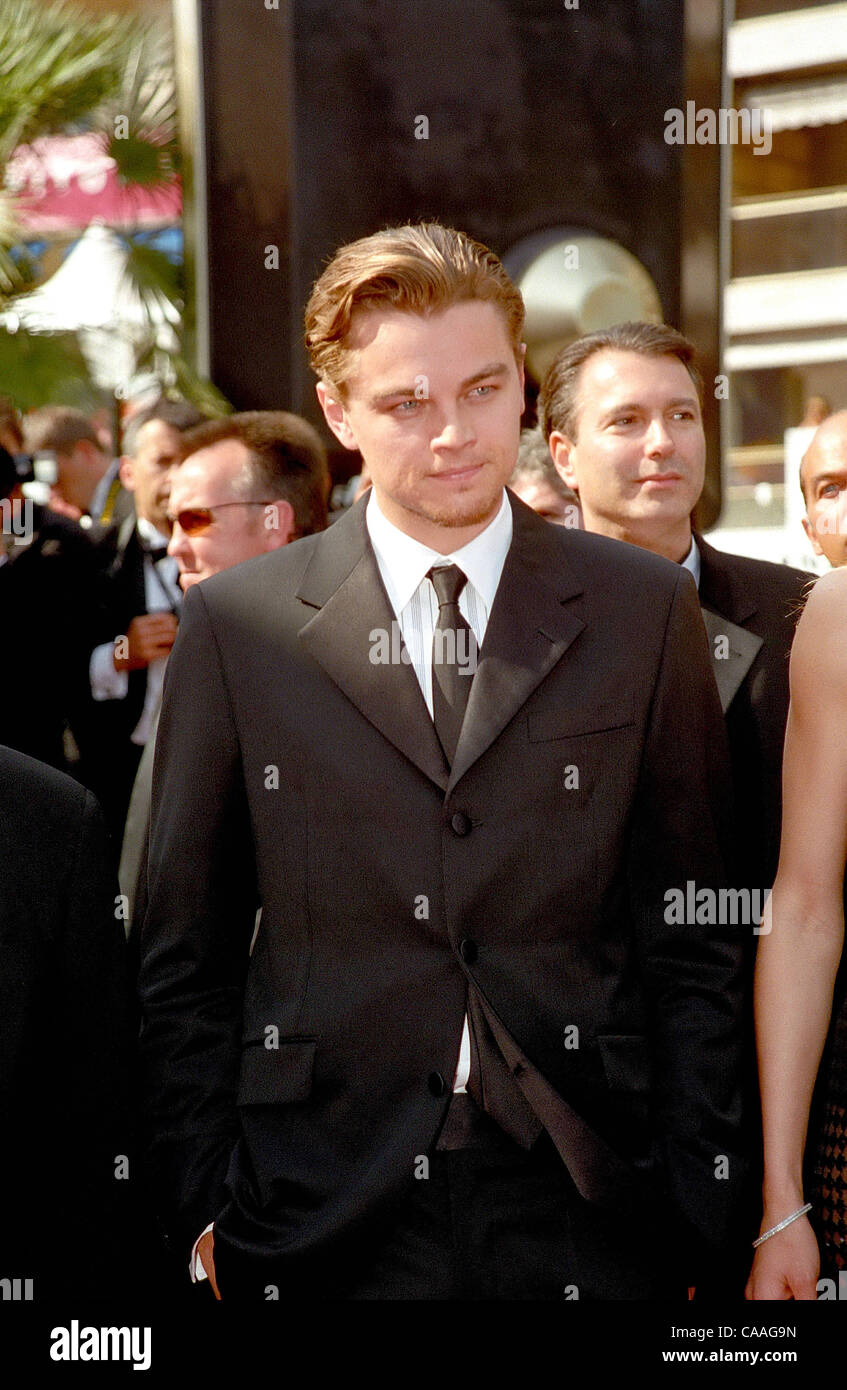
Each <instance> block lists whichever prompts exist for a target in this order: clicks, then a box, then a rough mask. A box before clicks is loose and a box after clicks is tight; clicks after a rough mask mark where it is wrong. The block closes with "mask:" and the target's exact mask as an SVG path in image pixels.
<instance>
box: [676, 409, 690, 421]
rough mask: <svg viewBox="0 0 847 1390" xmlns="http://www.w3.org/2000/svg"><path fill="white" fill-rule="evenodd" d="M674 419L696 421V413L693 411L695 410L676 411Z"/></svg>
mask: <svg viewBox="0 0 847 1390" xmlns="http://www.w3.org/2000/svg"><path fill="white" fill-rule="evenodd" d="M673 418H674V419H675V420H693V419H694V411H693V410H675V411H674V413H673Z"/></svg>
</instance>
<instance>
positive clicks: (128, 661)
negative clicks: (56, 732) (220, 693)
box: [89, 400, 204, 854]
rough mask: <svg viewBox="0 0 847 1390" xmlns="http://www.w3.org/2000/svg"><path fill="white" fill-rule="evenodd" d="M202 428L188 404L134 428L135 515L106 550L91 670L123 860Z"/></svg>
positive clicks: (165, 408)
mask: <svg viewBox="0 0 847 1390" xmlns="http://www.w3.org/2000/svg"><path fill="white" fill-rule="evenodd" d="M203 419H204V417H203V415H201V414H200V412H199V411H198V410H195V409H194V407H193V406H191V405H189V404H188V403H187V402H185V401H168V400H162V401H159V402H156V403H155V404H154V405H152V406H149V407H148V408H147V409H146V410H143V411H141V412H140V413H139V414H138V415H136V416H135V417H134V418H133V419H132V420H131V421H130V424H129V426H128V427H127V431H126V436H125V441H124V444H125V449H126V451H127V452H126V454H125V456H124V457H123V459H122V462H121V469H120V475H121V481H122V482H123V484H124V486H125V487H126V488H128V489H129V490H130V492H131V493H132V496H133V501H134V508H133V511H132V513H131V514H130V515H129V516H127V517H126V519H125V520H124V521H123V522H121V523H120V524H119V525H115V526H113V527H112V528H111V529H110V530H109V531H108V532H107V533H106V534H105V536H103V537H102V539H101V540H100V541H99V543H98V554H99V557H100V563H101V567H102V571H103V577H102V583H101V589H102V593H101V602H100V613H99V616H98V625H99V634H98V635H99V641H98V643H97V645H96V647H95V649H94V651H93V652H92V653H91V660H90V664H89V677H90V683H91V695H92V698H93V701H94V704H95V710H94V715H93V728H94V732H95V746H96V754H97V767H96V773H95V776H96V781H95V783H94V788H95V791H96V792H97V795H98V797H99V799H100V802H101V805H102V807H103V810H104V813H105V815H106V821H107V824H108V825H109V828H110V830H111V832H112V834H113V836H114V837H115V845H116V854H117V853H118V852H119V847H120V841H121V836H122V834H123V826H124V820H125V817H126V810H127V805H128V803H129V797H130V793H131V791H132V784H133V780H134V778H135V774H136V771H137V770H138V763H139V760H140V758H141V754H142V751H143V749H144V745H145V743H146V742H147V739H148V737H149V735H150V729H151V727H152V722H153V719H154V717H155V714H156V711H157V710H158V705H159V699H160V696H161V689H162V681H163V679H164V670H165V662H166V660H167V657H168V653H169V652H170V649H171V647H172V646H173V643H174V638H175V637H176V629H177V615H178V612H179V607H180V602H181V594H180V589H179V584H178V582H177V567H176V562H175V561H174V560H173V559H171V557H170V556H168V554H167V547H168V540H169V538H170V523H169V521H168V515H167V508H168V498H169V496H170V474H171V469H172V468H173V467H174V465H175V464H176V463H177V462H178V461H179V459H180V458H181V456H182V433H183V431H184V430H186V429H189V428H191V427H192V426H194V425H196V424H199V423H200V422H201V421H202V420H203Z"/></svg>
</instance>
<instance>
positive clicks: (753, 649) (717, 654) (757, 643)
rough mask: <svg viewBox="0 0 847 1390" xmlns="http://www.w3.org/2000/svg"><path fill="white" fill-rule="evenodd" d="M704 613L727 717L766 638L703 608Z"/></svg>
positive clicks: (722, 702)
mask: <svg viewBox="0 0 847 1390" xmlns="http://www.w3.org/2000/svg"><path fill="white" fill-rule="evenodd" d="M700 611H701V613H702V614H703V622H704V624H705V627H706V634H707V636H708V638H709V657H710V659H711V663H712V674H713V675H714V677H715V684H716V685H717V687H718V694H719V695H720V697H721V709H722V710H723V712H724V714H726V712H727V710H728V709H729V707H730V705H731V704H732V701H733V700H734V699H735V695H736V692H737V691H738V688H739V686H740V685H741V682H742V681H743V680H744V677H745V676H746V675H747V672H748V671H749V670H750V667H751V666H752V665H753V662H754V661H755V659H756V656H757V654H758V651H759V648H760V647H761V646H762V645H763V642H762V638H761V637H757V636H756V634H755V632H748V631H747V629H746V628H743V627H739V626H738V624H737V623H731V622H730V621H729V619H728V618H722V617H721V616H720V614H719V613H713V612H712V610H711V609H710V608H704V607H703V605H702V604H701V606H700Z"/></svg>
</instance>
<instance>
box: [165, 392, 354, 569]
mask: <svg viewBox="0 0 847 1390" xmlns="http://www.w3.org/2000/svg"><path fill="white" fill-rule="evenodd" d="M183 446H184V450H185V453H184V460H183V463H182V464H181V466H180V468H179V470H178V471H177V473H176V474H175V475H174V478H173V481H172V483H171V500H170V505H169V518H170V522H171V525H172V527H173V532H172V535H171V541H170V544H169V546H168V553H169V554H170V555H173V556H174V557H175V558H176V560H177V562H178V564H179V580H180V584H181V585H182V588H183V590H187V589H188V588H189V587H190V586H191V585H192V584H196V583H197V582H198V581H199V580H201V579H204V578H206V576H207V575H209V574H217V572H218V571H219V570H222V569H229V567H230V565H235V564H238V563H239V562H240V561H241V560H246V559H248V558H250V556H252V555H262V554H267V553H268V552H269V551H272V550H277V549H279V547H280V546H282V545H287V544H288V542H289V541H293V540H297V539H298V538H299V537H300V536H311V535H313V534H314V532H315V531H322V530H323V529H324V527H325V526H326V524H327V495H328V492H329V471H328V469H327V462H326V450H325V449H324V447H323V444H322V443H321V440H320V437H319V435H318V433H317V431H316V430H315V429H313V427H312V426H311V425H310V424H309V423H308V422H307V421H306V420H303V419H301V417H300V416H299V415H291V414H289V412H288V411H285V410H254V411H245V412H244V413H243V414H240V415H228V416H226V417H225V418H224V419H222V420H211V421H210V422H209V423H208V424H205V425H198V426H197V428H196V429H193V430H190V431H189V432H188V433H187V434H186V435H185V436H184V439H183Z"/></svg>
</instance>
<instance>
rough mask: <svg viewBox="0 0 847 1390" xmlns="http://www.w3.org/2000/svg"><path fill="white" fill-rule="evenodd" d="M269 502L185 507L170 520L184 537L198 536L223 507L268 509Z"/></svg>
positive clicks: (225, 503) (219, 503)
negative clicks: (177, 526)
mask: <svg viewBox="0 0 847 1390" xmlns="http://www.w3.org/2000/svg"><path fill="white" fill-rule="evenodd" d="M270 505H271V504H270V502H216V503H215V504H214V506H211V507H186V508H185V510H184V511H181V512H177V514H176V516H172V517H171V518H170V520H171V524H172V525H176V524H178V525H179V529H180V530H181V531H182V532H183V534H184V535H186V536H199V534H200V532H201V531H205V530H206V528H207V527H208V526H211V524H212V522H213V521H214V519H215V516H214V514H215V512H220V511H223V509H224V507H269V506H270Z"/></svg>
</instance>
